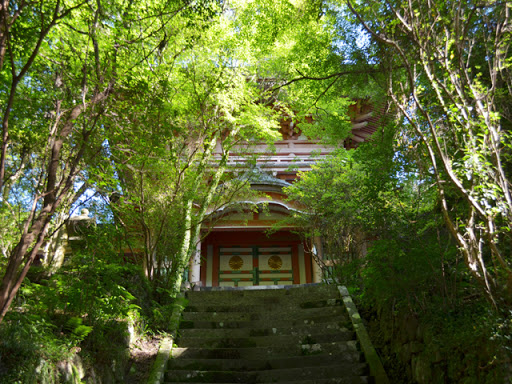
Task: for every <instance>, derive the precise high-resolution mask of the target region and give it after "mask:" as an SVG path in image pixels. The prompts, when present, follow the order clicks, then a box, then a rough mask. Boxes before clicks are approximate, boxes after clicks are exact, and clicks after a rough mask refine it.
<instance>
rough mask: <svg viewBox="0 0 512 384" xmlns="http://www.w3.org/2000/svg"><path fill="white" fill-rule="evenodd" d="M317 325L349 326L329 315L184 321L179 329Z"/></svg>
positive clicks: (347, 322)
mask: <svg viewBox="0 0 512 384" xmlns="http://www.w3.org/2000/svg"><path fill="white" fill-rule="evenodd" d="M315 324H316V325H317V326H322V327H327V326H328V325H331V326H333V325H336V324H338V325H339V326H342V327H343V326H350V324H349V320H348V319H347V318H344V317H341V316H340V317H339V319H333V317H332V316H330V315H323V316H315V317H311V318H309V319H290V320H279V319H278V320H272V319H269V320H258V321H207V320H206V321H204V320H195V321H188V320H184V321H181V322H180V328H181V329H190V328H206V329H218V328H229V329H236V328H284V327H298V326H300V325H310V326H313V325H315Z"/></svg>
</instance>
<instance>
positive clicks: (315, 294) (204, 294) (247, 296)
mask: <svg viewBox="0 0 512 384" xmlns="http://www.w3.org/2000/svg"><path fill="white" fill-rule="evenodd" d="M186 297H187V299H188V300H189V301H190V302H193V304H192V305H210V306H212V305H226V306H230V305H244V304H245V305H247V304H252V305H277V304H281V303H288V304H292V303H302V302H304V303H307V302H314V301H322V300H328V299H339V293H338V291H337V288H336V287H335V286H327V285H323V286H317V287H306V288H302V289H301V288H300V287H299V288H290V289H280V290H275V289H268V290H261V291H255V290H240V291H212V292H209V291H197V292H196V291H189V292H187V295H186ZM249 300H250V301H249Z"/></svg>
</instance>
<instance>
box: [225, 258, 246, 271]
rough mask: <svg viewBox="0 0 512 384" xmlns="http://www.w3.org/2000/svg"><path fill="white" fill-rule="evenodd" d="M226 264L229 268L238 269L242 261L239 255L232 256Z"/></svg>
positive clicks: (242, 263) (240, 267)
mask: <svg viewBox="0 0 512 384" xmlns="http://www.w3.org/2000/svg"><path fill="white" fill-rule="evenodd" d="M228 264H229V268H231V269H232V270H233V271H239V270H241V269H242V266H243V265H244V261H243V260H242V258H241V257H240V256H233V257H232V258H231V259H229V262H228Z"/></svg>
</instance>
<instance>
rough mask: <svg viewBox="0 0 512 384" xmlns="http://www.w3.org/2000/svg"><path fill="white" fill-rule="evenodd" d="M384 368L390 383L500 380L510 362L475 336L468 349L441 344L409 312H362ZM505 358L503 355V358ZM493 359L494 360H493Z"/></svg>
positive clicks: (466, 383) (488, 342) (469, 383)
mask: <svg viewBox="0 0 512 384" xmlns="http://www.w3.org/2000/svg"><path fill="white" fill-rule="evenodd" d="M363 316H364V317H366V318H367V320H369V321H368V324H367V325H368V329H369V332H370V336H371V338H372V341H373V342H374V344H375V346H376V347H377V348H378V350H379V352H380V354H381V358H382V360H383V363H384V366H385V369H386V371H387V373H388V375H389V376H390V380H391V382H394V383H418V384H430V383H432V384H439V383H464V384H481V383H504V382H508V381H506V380H507V379H505V377H504V376H507V374H505V371H510V362H507V361H504V359H503V357H501V358H500V357H499V356H497V355H499V353H498V350H497V345H496V344H495V343H494V342H493V341H491V340H489V339H487V340H485V339H483V338H475V340H474V343H468V344H470V345H471V348H469V349H468V348H467V346H466V347H464V346H461V345H459V346H457V345H443V343H442V341H441V340H442V337H439V335H436V334H435V331H433V330H432V328H431V327H430V326H429V325H428V324H422V323H421V321H420V319H419V318H418V317H417V316H415V315H413V314H410V313H407V314H401V315H397V314H393V315H392V314H391V312H390V311H381V312H380V313H379V314H376V313H371V314H369V313H368V312H366V313H364V314H363ZM505 360H506V357H505ZM493 361H494V363H493Z"/></svg>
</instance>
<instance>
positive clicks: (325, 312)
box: [182, 306, 348, 321]
mask: <svg viewBox="0 0 512 384" xmlns="http://www.w3.org/2000/svg"><path fill="white" fill-rule="evenodd" d="M325 316H337V317H342V318H344V319H348V316H347V311H346V310H345V308H342V307H341V306H333V307H324V308H307V309H300V310H288V311H285V310H283V311H282V312H277V311H272V312H184V313H183V316H182V317H183V321H197V320H201V321H260V320H264V321H276V320H288V319H295V320H299V319H310V320H314V319H315V318H317V317H325Z"/></svg>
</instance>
